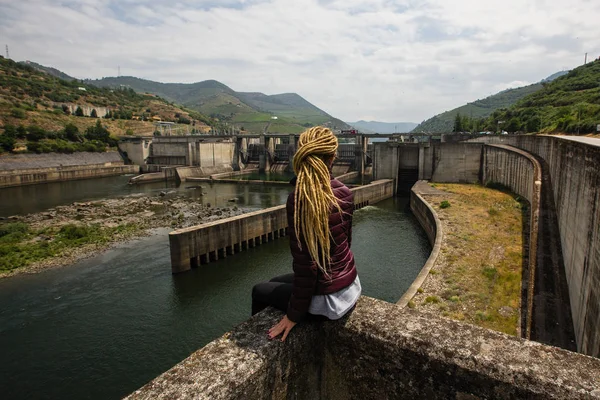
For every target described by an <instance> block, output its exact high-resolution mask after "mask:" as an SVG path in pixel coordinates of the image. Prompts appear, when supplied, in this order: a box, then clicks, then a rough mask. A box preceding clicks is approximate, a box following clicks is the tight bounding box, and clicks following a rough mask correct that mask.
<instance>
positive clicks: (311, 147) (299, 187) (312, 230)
mask: <svg viewBox="0 0 600 400" xmlns="http://www.w3.org/2000/svg"><path fill="white" fill-rule="evenodd" d="M337 147H338V141H337V138H336V137H335V136H334V135H333V132H331V130H330V129H328V128H324V127H322V126H317V127H314V128H310V129H307V130H306V131H304V132H303V133H302V134H301V135H300V140H299V141H298V151H297V152H296V154H295V155H294V172H295V173H296V177H297V180H296V189H295V191H294V197H295V204H294V228H295V231H296V236H297V237H298V243H299V245H300V246H302V244H301V240H300V238H304V242H305V243H306V246H307V249H308V252H309V253H310V255H311V257H312V259H313V260H314V261H315V262H316V264H317V266H318V267H319V269H320V270H321V271H323V273H324V274H325V276H328V275H329V273H328V271H327V266H328V265H329V262H330V260H331V255H330V254H329V251H330V247H331V246H330V242H329V235H330V232H329V213H330V211H331V207H332V206H333V207H336V208H337V209H338V211H339V212H340V213H341V212H342V210H341V208H340V205H339V204H338V202H337V199H336V197H335V196H334V194H333V190H332V189H331V183H330V176H329V168H328V166H327V165H326V164H325V160H327V159H330V158H333V157H334V156H335V153H336V150H337Z"/></svg>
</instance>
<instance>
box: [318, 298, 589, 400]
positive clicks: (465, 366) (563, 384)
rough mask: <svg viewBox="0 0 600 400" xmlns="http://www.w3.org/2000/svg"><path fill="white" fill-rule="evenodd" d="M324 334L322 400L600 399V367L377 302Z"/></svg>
mask: <svg viewBox="0 0 600 400" xmlns="http://www.w3.org/2000/svg"><path fill="white" fill-rule="evenodd" d="M324 327H325V335H326V337H327V347H326V356H325V364H324V371H323V374H324V377H323V382H325V390H324V393H322V394H323V396H322V398H327V399H376V398H389V399H414V398H423V399H454V398H459V399H461V398H462V399H477V398H487V399H520V398H522V399H524V398H527V399H552V398H559V399H584V398H587V399H591V398H600V360H598V359H595V358H591V357H587V356H584V355H580V354H577V353H572V352H569V351H566V350H562V349H559V348H556V347H550V346H546V345H542V344H539V343H537V342H531V341H526V340H524V339H517V338H513V337H511V336H508V335H505V334H501V333H498V332H494V331H491V330H487V329H483V328H479V327H476V326H472V325H468V324H463V323H459V322H456V321H452V320H449V319H444V318H439V317H434V316H431V315H427V316H426V315H423V314H420V313H418V312H416V311H413V310H410V309H407V308H404V309H400V308H399V307H396V306H394V305H391V304H388V303H385V302H382V301H378V300H375V299H371V298H361V301H360V302H359V305H358V306H357V309H356V310H355V312H354V313H353V314H352V315H351V316H350V317H349V318H348V320H347V321H345V322H344V323H343V324H339V323H326V324H325V325H324ZM473 396H475V397H473Z"/></svg>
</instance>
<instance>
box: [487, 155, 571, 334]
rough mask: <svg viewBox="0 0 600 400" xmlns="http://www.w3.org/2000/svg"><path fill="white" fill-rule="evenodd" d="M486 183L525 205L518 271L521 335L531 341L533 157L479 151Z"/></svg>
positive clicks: (535, 214)
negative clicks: (525, 222) (523, 262)
mask: <svg viewBox="0 0 600 400" xmlns="http://www.w3.org/2000/svg"><path fill="white" fill-rule="evenodd" d="M488 182H493V183H499V184H501V185H503V186H505V187H508V188H510V190H511V191H512V192H513V193H516V194H518V195H520V196H521V197H523V198H525V199H527V201H528V202H529V208H530V211H529V213H528V214H529V222H528V227H529V238H528V239H527V240H526V243H527V244H528V246H527V250H526V252H525V253H526V254H523V256H524V257H527V265H524V267H525V268H524V270H523V272H522V290H523V295H522V296H521V297H522V301H523V304H522V305H521V313H522V315H523V314H524V316H525V318H524V328H525V329H524V332H523V333H524V336H525V337H526V338H527V339H531V326H532V318H533V300H534V293H535V288H534V284H535V275H536V270H537V266H538V256H537V255H538V237H539V230H540V226H539V218H540V211H541V210H540V207H541V202H540V199H541V189H542V186H541V185H542V169H541V166H540V164H539V163H538V161H537V160H536V159H535V158H534V157H533V156H531V155H530V154H528V153H526V152H524V151H522V150H519V149H516V148H514V147H511V146H505V145H488V146H485V147H484V149H483V173H482V183H488ZM540 267H541V268H542V269H543V268H544V267H545V266H544V265H540ZM547 267H550V266H547ZM569 323H571V322H570V321H569ZM535 339H537V338H535Z"/></svg>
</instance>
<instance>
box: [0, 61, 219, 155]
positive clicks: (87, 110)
mask: <svg viewBox="0 0 600 400" xmlns="http://www.w3.org/2000/svg"><path fill="white" fill-rule="evenodd" d="M46 70H51V73H46ZM61 74H62V73H61V72H60V71H58V70H55V69H49V68H47V67H43V68H41V67H40V66H39V64H35V63H17V62H14V61H12V60H9V59H5V58H3V57H0V121H1V125H0V132H2V135H0V142H1V143H0V144H1V146H0V147H1V148H2V150H3V151H13V150H15V151H27V150H28V149H29V150H33V151H37V152H45V151H51V150H50V149H51V148H53V149H54V150H55V151H65V152H72V151H79V150H82V149H83V148H84V147H85V146H86V145H87V142H88V141H89V142H90V143H91V142H92V141H94V140H96V141H97V140H98V138H101V139H102V140H104V142H102V141H101V142H102V143H104V144H105V145H106V144H109V145H110V144H112V143H113V141H114V139H113V140H109V137H110V135H136V134H145V135H152V134H153V133H154V131H155V126H154V124H153V122H154V121H157V120H158V121H170V122H175V123H177V124H176V125H175V130H177V129H179V130H180V131H185V132H188V131H194V130H196V131H199V132H205V131H209V130H210V129H211V126H210V125H213V126H216V127H218V126H219V124H218V122H216V121H214V120H212V119H210V118H208V117H205V116H204V115H202V114H200V113H198V112H196V111H192V110H187V109H183V108H179V107H175V106H173V105H171V104H169V103H168V102H166V101H165V100H163V99H160V98H158V97H156V96H154V95H141V94H138V93H136V92H135V91H133V90H131V89H127V88H124V89H116V90H115V89H108V88H98V87H96V86H92V85H88V84H85V83H83V82H81V81H78V80H75V79H72V80H71V81H67V80H64V79H61V78H57V77H56V76H62V75H61ZM99 121H100V125H98V124H97V123H98V122H99ZM67 126H68V127H69V132H68V133H66V132H65V128H66V127H67ZM96 128H97V129H96ZM88 131H89V132H90V135H87V132H88ZM84 133H85V134H84ZM86 135H87V136H86ZM69 138H70V139H73V140H70V139H69ZM102 143H100V142H96V143H95V144H94V148H95V150H98V151H101V150H103V147H102ZM90 146H91V145H90ZM88 147H89V146H88ZM2 150H0V152H1V151H2ZM88 150H89V149H88Z"/></svg>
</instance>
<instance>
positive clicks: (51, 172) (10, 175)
mask: <svg viewBox="0 0 600 400" xmlns="http://www.w3.org/2000/svg"><path fill="white" fill-rule="evenodd" d="M138 171H139V167H138V166H137V165H123V163H122V162H121V163H120V164H116V165H104V164H101V165H81V166H68V167H50V168H39V169H27V170H13V171H4V172H1V173H0V188H3V187H11V186H24V185H35V184H38V183H49V182H64V181H73V180H78V179H89V178H102V177H106V176H115V175H124V174H134V173H137V172H138Z"/></svg>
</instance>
